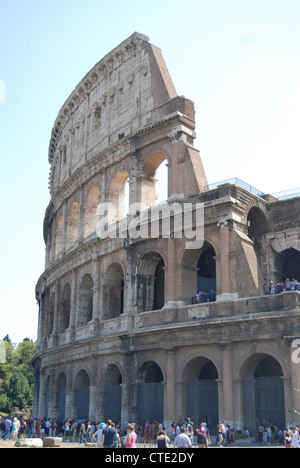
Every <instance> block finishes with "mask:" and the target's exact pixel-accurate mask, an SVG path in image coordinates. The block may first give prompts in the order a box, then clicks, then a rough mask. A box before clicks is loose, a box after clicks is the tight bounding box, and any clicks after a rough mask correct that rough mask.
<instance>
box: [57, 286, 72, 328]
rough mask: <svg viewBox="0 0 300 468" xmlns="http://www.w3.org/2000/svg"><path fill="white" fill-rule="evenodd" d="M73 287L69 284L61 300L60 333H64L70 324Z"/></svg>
mask: <svg viewBox="0 0 300 468" xmlns="http://www.w3.org/2000/svg"><path fill="white" fill-rule="evenodd" d="M70 311H71V286H70V285H69V283H67V284H66V285H65V287H64V289H63V292H62V295H61V300H60V316H59V332H60V333H63V332H64V331H65V330H66V329H67V328H69V324H70Z"/></svg>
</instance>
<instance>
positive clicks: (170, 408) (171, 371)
mask: <svg viewBox="0 0 300 468" xmlns="http://www.w3.org/2000/svg"><path fill="white" fill-rule="evenodd" d="M165 351H166V359H167V376H166V384H165V388H164V426H165V428H166V430H167V433H168V434H171V432H172V429H171V424H172V422H173V421H174V419H175V418H176V388H175V387H176V381H175V375H176V370H175V358H176V350H175V348H173V347H170V348H166V349H165Z"/></svg>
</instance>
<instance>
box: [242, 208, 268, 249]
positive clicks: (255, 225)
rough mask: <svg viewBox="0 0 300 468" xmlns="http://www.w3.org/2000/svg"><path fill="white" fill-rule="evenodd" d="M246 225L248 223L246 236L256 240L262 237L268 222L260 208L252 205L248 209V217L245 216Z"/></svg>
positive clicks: (266, 230)
mask: <svg viewBox="0 0 300 468" xmlns="http://www.w3.org/2000/svg"><path fill="white" fill-rule="evenodd" d="M247 225H248V237H249V238H250V239H251V240H252V241H253V242H255V241H258V240H259V239H260V238H261V237H263V236H264V235H265V234H266V232H268V222H267V219H266V217H265V215H264V213H263V212H262V211H261V209H259V208H257V207H253V208H251V209H250V210H249V213H248V217H247Z"/></svg>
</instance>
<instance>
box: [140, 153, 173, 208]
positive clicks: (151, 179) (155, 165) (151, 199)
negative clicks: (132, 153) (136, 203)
mask: <svg viewBox="0 0 300 468" xmlns="http://www.w3.org/2000/svg"><path fill="white" fill-rule="evenodd" d="M165 161H166V162H167V164H166V168H168V167H169V164H168V156H167V155H166V154H165V152H163V151H161V150H157V151H155V152H152V153H151V154H150V155H149V156H147V158H146V159H145V160H144V163H143V168H142V184H141V202H142V206H145V207H146V208H150V207H151V206H152V205H154V204H155V203H157V202H158V201H165V200H166V199H167V198H168V196H169V171H168V170H164V169H165V167H164V166H163V165H164V164H165ZM158 174H160V178H161V179H163V180H160V181H159V179H158V178H157V175H158ZM159 188H160V189H161V191H163V194H164V195H161V196H160V195H159V193H158V189H159ZM165 189H166V190H165Z"/></svg>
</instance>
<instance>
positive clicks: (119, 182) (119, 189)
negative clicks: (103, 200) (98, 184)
mask: <svg viewBox="0 0 300 468" xmlns="http://www.w3.org/2000/svg"><path fill="white" fill-rule="evenodd" d="M128 181H129V174H128V172H127V171H126V169H120V170H119V171H118V172H116V174H115V175H114V177H113V178H112V181H111V184H110V189H109V203H111V205H112V206H113V208H114V213H111V215H110V219H109V221H110V222H111V223H113V222H116V221H119V220H120V219H123V218H125V216H126V215H127V213H128V211H129V184H128Z"/></svg>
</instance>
